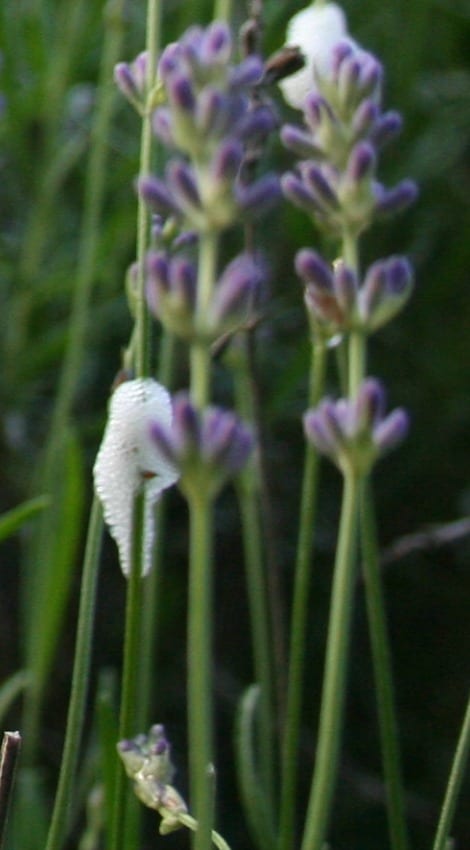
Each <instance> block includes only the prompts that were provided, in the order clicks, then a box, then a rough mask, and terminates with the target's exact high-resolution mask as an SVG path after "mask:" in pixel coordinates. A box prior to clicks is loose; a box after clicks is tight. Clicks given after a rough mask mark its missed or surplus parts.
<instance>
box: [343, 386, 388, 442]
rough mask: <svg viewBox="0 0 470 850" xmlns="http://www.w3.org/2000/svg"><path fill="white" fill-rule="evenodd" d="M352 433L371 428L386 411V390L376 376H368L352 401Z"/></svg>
mask: <svg viewBox="0 0 470 850" xmlns="http://www.w3.org/2000/svg"><path fill="white" fill-rule="evenodd" d="M350 409H351V413H352V426H353V427H352V433H353V434H354V433H356V434H359V433H361V432H363V431H367V430H370V429H371V428H372V427H373V426H375V425H377V424H378V422H379V421H380V419H382V417H383V415H384V412H385V390H384V388H383V387H382V384H381V383H380V382H379V381H377V380H376V379H375V378H366V380H365V381H363V383H362V384H361V386H360V388H359V392H358V394H357V396H356V398H355V399H354V401H352V402H350Z"/></svg>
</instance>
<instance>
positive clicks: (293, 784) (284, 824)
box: [279, 341, 327, 850]
mask: <svg viewBox="0 0 470 850" xmlns="http://www.w3.org/2000/svg"><path fill="white" fill-rule="evenodd" d="M326 360H327V349H326V347H325V345H324V343H323V342H321V341H318V342H317V343H316V344H313V345H312V360H311V366H310V386H309V393H308V407H309V408H310V407H315V406H316V405H317V404H318V402H319V400H320V398H321V397H322V395H323V391H324V385H325V370H326ZM317 473H318V454H317V452H316V450H315V448H314V446H313V445H312V444H311V443H310V441H308V442H307V445H306V449H305V463H304V473H303V482H302V495H301V504H300V518H299V536H298V542H297V558H296V565H295V582H294V598H293V603H292V619H291V637H290V651H289V666H288V670H289V679H288V690H287V710H286V718H285V728H284V735H283V748H282V774H281V775H282V787H281V817H280V829H279V850H290V848H291V847H293V846H294V843H295V812H296V792H297V774H298V768H299V759H298V751H299V737H300V721H301V713H302V690H303V679H304V671H305V639H306V633H307V621H308V609H309V590H310V580H311V574H312V564H311V557H312V548H313V530H314V526H315V513H316V504H317V490H318V488H317Z"/></svg>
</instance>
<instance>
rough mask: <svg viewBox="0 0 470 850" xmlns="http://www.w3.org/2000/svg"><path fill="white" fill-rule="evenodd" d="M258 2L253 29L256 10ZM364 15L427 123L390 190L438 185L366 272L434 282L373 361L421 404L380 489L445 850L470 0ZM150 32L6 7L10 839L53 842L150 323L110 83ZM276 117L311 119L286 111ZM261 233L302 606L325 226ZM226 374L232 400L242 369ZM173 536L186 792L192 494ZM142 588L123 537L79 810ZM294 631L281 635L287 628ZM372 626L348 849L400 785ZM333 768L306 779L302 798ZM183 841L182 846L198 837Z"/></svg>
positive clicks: (2, 385)
mask: <svg viewBox="0 0 470 850" xmlns="http://www.w3.org/2000/svg"><path fill="white" fill-rule="evenodd" d="M234 6H235V18H236V20H237V22H238V24H240V25H241V24H242V22H243V20H244V19H245V17H246V13H247V9H246V6H245V3H242V2H237V3H235V4H234ZM263 6H264V9H263V22H264V32H263V50H264V52H265V54H266V55H268V54H270V53H271V52H273V51H274V50H276V49H278V48H279V47H280V46H281V45H282V43H283V41H284V32H285V25H286V23H287V21H288V20H289V18H290V17H291V16H292V14H293V13H294V12H295V11H297V10H298V8H299V4H298V3H293V2H290V1H287V0H286V2H282V3H279V2H275V0H265V2H264V4H263ZM345 10H346V12H347V13H348V18H349V22H350V28H351V30H352V31H353V32H354V35H355V37H357V39H358V40H359V41H360V42H361V43H363V44H365V45H366V46H367V48H369V49H371V50H373V51H375V52H377V53H378V54H379V55H380V57H381V59H382V60H383V62H384V65H385V68H386V71H387V78H386V88H385V90H386V99H387V103H388V104H389V105H390V106H393V107H397V108H399V109H400V111H401V112H402V114H403V115H404V116H405V128H404V132H403V134H402V136H401V137H400V141H399V143H398V144H395V145H393V146H391V147H390V149H387V151H386V153H385V154H384V157H383V164H382V176H383V178H384V182H385V183H388V184H393V183H395V182H397V180H398V179H400V178H401V177H402V176H403V175H404V174H410V175H413V177H414V178H415V179H417V180H418V181H419V183H420V186H421V195H420V199H419V202H418V204H417V205H416V206H415V207H414V208H413V209H412V210H410V211H408V212H407V213H405V214H404V215H402V216H401V217H399V218H398V219H396V220H394V221H393V223H392V224H388V225H387V227H384V228H383V231H382V229H381V228H380V227H375V228H374V229H373V231H372V233H371V234H370V235H368V237H367V239H366V243H365V254H366V256H365V260H367V251H368V247H367V246H368V244H370V245H371V246H372V245H373V250H372V247H371V251H370V257H371V259H374V258H376V257H378V256H387V255H389V254H390V253H393V252H394V251H395V250H397V246H398V250H399V251H400V252H404V253H407V254H409V255H410V256H411V257H412V260H413V263H414V265H415V270H416V280H417V286H416V291H415V294H414V296H413V298H412V299H411V302H410V304H409V306H408V308H407V310H406V311H405V312H404V313H403V315H402V316H401V317H400V320H399V321H397V322H395V323H392V324H391V325H390V326H388V327H387V328H386V329H385V331H384V332H382V333H381V334H380V336H378V337H377V339H374V340H373V341H372V343H371V362H372V364H373V372H374V374H378V375H381V376H383V377H384V378H385V380H386V381H387V384H388V386H389V388H390V395H391V404H392V406H395V403H400V404H403V405H405V406H406V407H407V408H408V409H409V411H410V413H411V418H412V428H411V433H410V437H409V439H408V441H407V442H406V444H405V445H404V446H403V447H402V449H401V451H400V453H399V455H397V456H396V457H395V458H393V459H390V460H387V461H385V462H384V464H383V475H381V476H379V477H378V479H377V491H378V504H379V513H380V526H381V541H382V544H383V546H384V552H383V555H384V558H383V569H384V583H385V584H384V586H385V592H386V599H387V605H388V612H389V623H390V630H391V639H392V647H393V653H394V669H395V673H396V679H397V703H398V711H399V716H400V720H401V722H402V737H403V760H404V772H405V779H406V784H407V792H408V798H407V802H408V808H409V815H410V824H411V830H412V834H413V837H414V840H415V845H414V846H415V847H416V848H417V850H420V848H425V847H429V844H430V840H431V836H432V834H433V831H434V827H435V820H436V815H437V812H438V808H439V805H440V803H441V798H442V793H443V790H444V784H445V780H446V775H447V771H448V769H449V766H450V761H451V757H452V753H453V748H454V745H455V740H456V736H457V731H458V728H459V724H460V722H461V718H462V714H463V710H464V707H465V703H466V699H467V687H468V657H469V649H470V633H469V629H468V598H469V592H470V577H469V569H468V565H469V556H470V542H469V541H470V535H469V531H470V520H469V519H468V517H469V515H470V476H469V472H470V464H469V462H468V456H469V452H468V433H469V426H470V393H469V368H468V364H469V363H470V334H469V332H468V328H469V327H470V299H469V295H468V278H469V269H470V239H469V233H470V200H469V198H470V171H469V152H470V99H469V97H468V92H469V90H470V66H469V64H468V56H469V48H470V9H469V7H468V4H465V3H464V2H463V0H461V2H455V3H452V4H448V3H445V2H444V0H408V2H406V3H405V2H403V0H397V2H395V3H394V4H385V3H378V2H376V0H363V2H361V4H353V3H352V2H349V3H345ZM212 11H213V9H212V4H211V3H208V2H198V1H197V0H195V2H193V3H182V2H177V1H176V0H174V2H167V3H164V15H163V41H164V43H167V42H170V41H172V40H173V39H174V38H175V37H177V36H178V35H179V34H180V33H181V32H182V31H183V30H184V29H185V28H186V27H187V26H189V25H190V24H192V23H194V22H195V21H196V20H197V21H198V22H200V23H207V22H208V21H209V20H210V18H211V16H212ZM144 24H145V9H144V3H143V2H141V3H134V4H130V3H128V4H124V5H123V6H121V4H119V3H118V2H109V3H106V4H104V3H102V2H98V0H96V2H89V0H88V2H84V0H76V2H69V0H55V2H54V0H36V2H33V0H31V2H24V3H17V2H13V0H3V3H2V5H1V9H0V51H1V66H0V92H1V97H2V103H1V113H0V328H1V334H0V350H1V364H2V369H1V372H0V457H1V465H0V470H1V471H0V476H1V487H0V511H1V512H2V513H4V512H7V511H10V510H12V509H13V508H16V507H17V506H18V505H23V509H22V510H21V512H20V514H18V513H17V514H14V515H9V516H6V517H5V519H4V524H3V525H0V535H1V538H2V539H1V540H0V543H1V549H0V570H1V573H0V576H1V579H0V683H4V685H3V687H2V686H1V685H0V712H1V716H2V726H3V727H4V728H20V727H21V728H22V729H23V727H24V725H26V729H27V730H28V731H29V733H30V734H29V735H28V742H27V743H26V745H25V751H24V754H23V757H24V765H25V766H24V768H23V769H22V771H21V772H20V774H19V781H18V787H17V792H18V801H19V802H18V807H17V813H16V816H14V817H13V823H12V835H13V836H14V838H13V839H12V841H14V843H12V844H11V848H12V850H13V848H18V850H30V848H31V850H33V848H37V847H39V846H43V844H44V838H45V834H46V832H47V812H48V811H49V806H50V802H51V800H52V797H53V791H54V787H55V782H56V775H57V769H58V765H59V762H60V755H61V748H62V740H63V731H64V723H65V712H66V707H67V700H68V694H69V685H70V670H71V657H72V651H73V645H74V635H75V621H76V614H77V589H78V586H79V567H80V564H81V559H82V554H83V548H84V528H85V518H86V515H87V512H88V508H89V500H90V496H89V494H90V492H91V467H92V464H93V461H94V458H95V455H96V450H97V446H98V443H99V440H100V437H101V433H102V429H103V424H104V415H105V407H106V401H107V398H108V394H109V387H110V385H111V383H112V381H113V378H114V375H115V372H116V369H117V367H118V365H119V362H120V352H121V349H122V347H123V346H124V345H125V344H126V341H127V339H128V337H129V333H130V329H131V319H130V317H129V312H128V307H127V301H126V296H125V291H124V277H125V270H126V268H127V266H128V264H129V263H130V262H131V261H132V260H133V259H134V252H135V203H136V201H135V194H134V192H133V189H132V183H133V180H134V178H135V175H136V173H137V171H138V153H139V152H138V146H139V141H138V137H139V126H138V121H137V119H136V116H135V113H134V112H133V111H132V109H130V108H129V106H128V105H127V104H126V103H125V102H124V101H123V100H122V99H121V98H118V97H116V95H115V89H114V86H113V83H112V68H113V65H114V63H115V62H117V61H118V60H121V59H124V60H130V59H132V58H133V57H134V56H135V55H136V54H137V53H138V52H139V50H141V49H142V47H143V43H144ZM278 108H279V109H280V110H281V111H282V113H283V115H284V117H285V118H286V119H287V118H289V110H288V108H287V107H286V106H285V104H283V103H282V99H281V97H280V96H279V98H278ZM268 158H269V165H270V167H272V168H274V169H276V170H278V171H281V170H286V168H288V167H289V166H290V162H289V157H288V154H287V152H286V151H285V150H283V149H282V147H281V145H280V143H278V142H274V141H273V142H271V144H270V147H269V150H268ZM259 237H260V242H261V247H262V248H263V249H264V250H265V252H266V254H267V256H268V259H269V266H270V269H271V271H272V281H271V290H272V291H271V296H270V299H269V309H268V315H267V318H266V321H265V322H263V323H262V324H261V326H260V329H259V331H258V339H257V357H258V369H259V383H260V392H261V407H262V415H263V423H264V428H265V431H266V435H267V447H268V453H267V461H268V465H269V469H270V470H271V473H270V487H271V492H272V501H273V503H272V512H273V518H274V522H273V528H272V535H273V541H272V542H273V546H274V548H275V549H276V551H277V553H278V556H277V559H278V564H279V577H278V578H279V581H280V585H281V588H282V591H283V595H286V597H287V595H288V593H289V590H288V588H289V587H290V581H289V579H290V573H291V569H292V561H293V552H294V546H295V534H294V531H293V529H295V519H296V514H297V508H298V502H297V499H298V496H297V494H298V490H299V484H300V479H301V466H302V453H303V440H302V436H301V432H300V428H299V424H298V421H299V416H300V414H301V413H302V411H303V409H304V406H305V391H306V388H305V380H306V375H307V371H308V359H309V351H308V343H307V334H306V325H305V323H306V319H305V315H304V309H303V304H302V299H301V297H299V296H300V292H299V283H298V281H297V279H296V277H295V275H294V272H293V257H294V254H295V251H296V250H298V249H299V248H300V247H302V246H304V245H306V244H311V243H312V236H311V229H310V225H309V223H308V222H307V221H306V217H305V216H304V215H302V214H301V213H300V212H299V211H297V210H295V209H294V208H292V207H289V208H287V206H285V207H283V208H282V210H281V211H279V212H278V213H277V214H276V213H275V214H274V215H272V216H271V219H270V224H269V228H266V229H264V228H260V233H259ZM72 313H73V316H74V320H73V323H71V321H70V317H71V315H72ZM297 340H299V342H298V344H297V343H296V341H297ZM216 377H217V376H216ZM219 380H220V382H221V386H220V393H221V394H222V395H223V393H224V389H225V388H224V386H223V380H224V377H223V374H222V373H221V375H220V376H219ZM185 381H186V376H185V374H184V373H181V374H176V376H175V386H177V387H178V386H181V385H184V384H185ZM59 387H60V396H59V397H60V400H61V401H60V404H58V403H57V398H58V394H59ZM325 478H326V482H327V487H326V494H325V492H324V493H323V495H322V502H321V508H320V520H319V530H318V534H317V545H318V547H319V551H320V558H319V565H318V567H317V569H316V573H315V577H314V587H313V593H314V598H315V599H316V603H315V616H312V621H311V626H310V635H311V638H310V646H309V651H310V673H309V691H308V693H307V699H306V705H305V710H304V720H305V727H304V733H303V736H302V749H301V753H300V763H301V765H303V766H304V767H306V766H307V765H310V762H311V758H312V749H313V733H314V731H315V729H316V717H317V712H318V703H319V690H320V682H321V672H322V658H323V649H324V635H325V617H326V614H325V613H324V612H325V611H326V604H325V603H326V600H327V598H328V593H329V587H330V578H331V566H330V565H331V557H332V552H333V549H334V544H335V529H336V520H337V515H336V514H337V508H336V505H337V494H338V481H337V478H336V477H335V475H334V473H333V472H331V471H330V470H328V471H327V470H326V469H325ZM50 492H53V493H55V498H54V500H53V503H52V504H51V503H50V501H48V494H49V493H50ZM33 498H34V499H36V501H34V502H31V501H29V500H31V499H33ZM25 503H26V504H25ZM217 522H218V527H219V529H220V533H219V537H218V542H217V547H218V548H217V555H218V562H219V568H218V572H217V575H216V593H217V599H218V604H217V612H216V623H215V626H216V634H215V655H216V687H217V704H218V709H219V715H218V716H219V722H218V757H217V767H218V789H219V790H218V793H219V811H220V819H221V821H223V822H224V828H225V833H226V837H227V838H229V839H230V841H231V843H232V844H233V845H234V846H236V847H239V848H242V847H247V848H248V847H249V846H250V841H249V837H248V835H247V833H246V832H245V830H244V827H243V826H242V818H241V816H240V811H239V810H238V809H237V804H235V805H234V802H233V801H234V800H236V793H235V776H234V768H233V748H232V727H233V713H234V707H235V704H236V702H237V700H238V698H239V696H240V693H241V692H242V690H243V689H244V688H245V687H246V685H247V684H248V683H250V682H251V681H252V676H253V673H252V670H251V667H250V663H249V660H248V659H249V653H248V647H249V638H248V623H247V615H246V607H247V603H246V597H245V584H244V576H243V573H242V569H241V567H240V563H241V551H240V540H239V534H238V527H237V522H238V520H237V515H236V511H235V508H234V504H233V501H232V500H231V498H230V497H229V496H228V495H225V496H224V497H223V498H222V501H221V502H220V504H219V505H218V508H217ZM167 526H168V528H167V538H168V552H167V554H166V557H165V566H164V570H163V572H162V576H161V584H162V588H161V590H162V594H163V597H162V598H163V604H162V605H161V610H160V618H161V624H162V625H161V629H160V633H159V634H160V638H159V643H158V646H157V647H156V652H157V657H158V663H159V679H158V681H157V682H156V683H155V694H154V699H155V703H156V711H158V717H155V720H159V721H164V722H165V724H166V726H167V729H168V731H169V733H170V736H171V738H172V741H173V745H174V760H175V762H176V763H177V764H178V766H179V771H180V773H179V776H180V781H179V787H181V788H184V787H185V784H186V777H185V752H186V744H187V742H186V731H185V720H184V717H185V694H184V685H183V683H184V666H185V657H184V635H183V634H182V633H181V628H180V624H181V622H182V620H183V619H184V611H185V587H186V578H187V576H186V557H185V549H186V542H187V525H186V517H185V511H184V506H183V503H182V501H181V499H180V497H179V496H178V494H177V493H176V492H175V493H172V494H171V495H170V499H169V515H168V519H167ZM410 535H411V536H410ZM3 538H4V539H3ZM32 553H34V558H33V557H32ZM38 553H39V556H38ZM124 592H125V587H124V582H123V578H122V575H121V573H120V570H119V569H118V566H117V560H116V553H115V550H114V546H113V545H112V543H110V541H109V539H108V538H106V540H105V547H104V560H103V569H102V573H101V576H100V584H99V594H98V612H99V614H98V618H97V626H96V630H95V639H94V647H95V648H94V657H93V680H94V682H95V683H96V686H97V687H96V688H95V691H96V692H97V693H98V697H97V701H96V704H92V703H90V706H89V718H90V728H91V729H92V732H91V734H90V736H89V737H88V740H87V746H88V752H89V757H88V758H87V759H85V762H84V767H83V769H82V772H81V782H80V787H79V789H78V790H77V800H76V810H77V813H79V812H81V810H82V804H83V802H84V799H85V798H86V797H87V796H88V793H89V790H90V785H91V784H92V782H93V777H95V776H96V775H97V773H98V772H99V770H102V771H103V770H104V771H106V764H104V765H101V766H100V767H99V768H97V765H96V763H95V762H96V747H95V745H94V742H95V739H96V737H98V736H99V735H101V736H103V735H104V736H105V737H106V733H104V732H103V727H106V726H107V724H108V725H112V722H113V721H112V711H111V709H110V706H111V705H112V702H113V687H114V686H113V682H114V680H115V677H116V672H117V671H118V670H119V665H120V663H121V657H120V647H121V624H122V620H123V612H124ZM322 603H323V604H322ZM278 628H279V630H281V631H282V628H283V624H282V622H279V623H278ZM355 630H356V635H355V645H354V648H353V654H352V665H351V676H350V688H349V699H348V706H347V711H348V724H347V729H346V740H345V749H344V754H343V762H342V772H341V777H340V779H341V790H342V791H343V792H346V793H342V794H341V795H340V797H339V800H340V802H339V804H338V806H337V807H336V808H335V817H334V823H333V827H332V835H331V837H332V842H333V844H334V846H338V847H339V848H342V847H344V848H348V850H369V848H376V847H377V846H378V845H377V842H378V840H379V838H378V837H379V836H381V835H382V834H383V833H384V825H383V817H384V815H383V806H382V803H383V793H384V792H383V788H382V785H381V781H380V778H379V764H378V751H379V748H378V743H377V731H376V720H375V709H374V702H373V699H372V696H371V689H372V679H371V662H370V650H369V645H368V638H367V626H366V615H365V610H364V606H363V603H362V602H360V603H359V606H358V608H357V612H356V623H355ZM28 670H32V671H33V674H34V675H33V678H31V675H30V674H28V672H27V671H28ZM12 677H13V678H12ZM25 695H26V697H27V698H26V699H25ZM25 706H26V707H25ZM110 734H111V735H112V732H111V733H110ZM309 777H310V769H307V768H306V770H305V782H304V785H303V787H302V789H301V793H302V794H306V791H307V788H308V780H309ZM467 789H468V786H467ZM91 822H92V817H90V823H91ZM152 830H155V823H154V821H153V819H151V818H150V816H149V838H148V846H149V847H151V846H154V841H155V840H156V839H155V836H154V833H153V832H152ZM81 831H82V829H81V828H80V829H79V830H78V832H77V834H80V833H81ZM358 836H360V838H359V837H358ZM455 836H456V838H457V840H458V842H459V843H458V845H457V846H460V847H462V848H465V847H466V846H468V845H469V844H470V819H469V816H468V814H466V807H465V806H461V809H460V812H459V815H458V818H457V822H456V828H455ZM164 840H165V841H167V842H168V843H172V846H174V847H176V846H181V842H182V840H183V839H182V838H181V837H180V836H179V835H178V836H176V837H169V838H166V839H164ZM184 840H185V839H184ZM175 842H176V843H175ZM91 846H93V845H91ZM146 846H147V845H146Z"/></svg>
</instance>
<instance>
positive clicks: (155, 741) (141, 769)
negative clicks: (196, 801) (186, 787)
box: [117, 724, 188, 835]
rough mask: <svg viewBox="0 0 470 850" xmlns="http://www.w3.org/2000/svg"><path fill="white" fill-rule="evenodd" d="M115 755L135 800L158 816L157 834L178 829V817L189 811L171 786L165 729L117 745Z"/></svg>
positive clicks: (172, 768)
mask: <svg viewBox="0 0 470 850" xmlns="http://www.w3.org/2000/svg"><path fill="white" fill-rule="evenodd" d="M117 751H118V754H119V756H120V757H121V759H122V762H123V765H124V769H125V771H126V773H127V775H128V776H129V777H130V778H131V779H132V780H133V781H134V791H135V793H136V796H137V797H138V798H139V800H140V801H141V802H142V803H143V804H144V805H145V806H148V807H149V808H151V809H155V810H156V811H157V812H158V813H159V814H160V815H161V817H162V821H161V824H160V833H161V834H162V835H166V834H167V833H169V832H172V831H173V830H175V829H179V828H180V826H181V822H180V820H179V815H181V814H185V813H186V812H187V811H188V809H187V806H186V803H185V801H184V800H183V798H182V797H181V795H180V794H179V793H178V791H177V790H176V789H175V788H174V787H173V786H172V784H171V782H172V780H173V776H174V772H175V770H174V767H173V764H172V762H171V759H170V751H171V748H170V744H169V742H168V741H167V739H166V737H165V730H164V727H163V726H162V725H161V724H156V725H154V726H152V727H151V729H150V731H149V733H148V735H137V737H136V738H132V739H131V740H124V741H119V743H118V745H117Z"/></svg>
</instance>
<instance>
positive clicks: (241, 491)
mask: <svg viewBox="0 0 470 850" xmlns="http://www.w3.org/2000/svg"><path fill="white" fill-rule="evenodd" d="M240 342H241V345H240V348H237V352H236V355H235V356H236V364H235V366H234V369H233V371H234V380H235V398H236V408H237V411H238V413H239V415H240V416H241V418H242V419H244V420H245V421H246V422H250V423H251V424H252V425H254V426H255V422H256V416H255V411H254V405H253V398H252V392H251V382H250V373H249V361H248V344H249V343H248V339H247V336H246V335H243V338H242V339H241V340H240ZM255 427H256V426H255ZM237 493H238V502H239V508H240V515H241V520H242V535H243V550H244V561H245V568H246V580H247V589H248V602H249V608H250V625H251V638H252V652H253V663H254V674H255V680H256V682H257V683H258V684H259V685H260V689H261V700H260V723H259V725H258V731H259V741H260V768H261V776H262V785H263V792H264V793H265V795H266V800H267V801H268V805H269V811H270V819H271V821H273V819H274V812H275V796H274V795H275V782H274V752H273V731H274V723H273V705H274V698H275V694H274V682H273V656H272V649H271V627H270V617H269V607H268V600H267V587H266V576H265V571H264V552H263V548H264V547H263V535H262V529H261V522H262V520H261V513H260V502H259V493H260V482H259V467H258V465H257V464H256V461H252V462H251V463H250V464H249V465H248V466H247V467H246V468H245V469H244V470H243V472H242V473H241V475H240V476H239V486H238V488H237Z"/></svg>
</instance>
